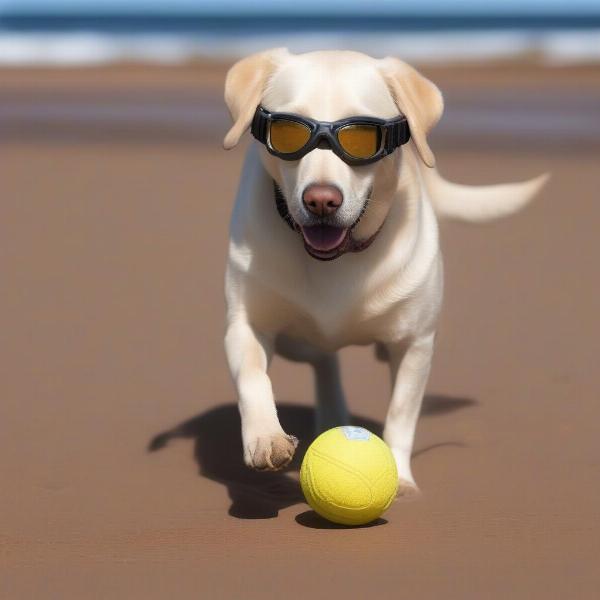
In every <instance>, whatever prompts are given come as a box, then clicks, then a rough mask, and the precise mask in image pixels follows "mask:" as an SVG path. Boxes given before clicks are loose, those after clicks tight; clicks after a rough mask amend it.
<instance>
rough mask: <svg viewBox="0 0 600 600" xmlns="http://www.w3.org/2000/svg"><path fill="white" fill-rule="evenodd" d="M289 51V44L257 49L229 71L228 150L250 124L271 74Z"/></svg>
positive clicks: (227, 92)
mask: <svg viewBox="0 0 600 600" xmlns="http://www.w3.org/2000/svg"><path fill="white" fill-rule="evenodd" d="M287 55H289V52H288V50H287V48H273V49H271V50H265V51H264V52H257V53H256V54H252V55H250V56H248V57H246V58H243V59H242V60H240V61H238V62H236V63H235V64H234V65H233V67H231V69H229V71H228V72H227V78H226V79H225V102H226V103H227V108H229V112H230V113H231V118H232V119H233V126H232V127H231V129H230V130H229V131H228V132H227V135H226V136H225V139H224V140H223V147H224V148H225V150H230V149H231V148H233V147H234V146H235V145H236V144H237V143H238V142H239V141H240V138H241V137H242V134H243V133H244V131H246V129H248V127H249V126H250V123H251V122H252V117H253V116H254V112H255V111H256V107H257V106H258V105H259V104H260V99H261V98H262V95H263V92H264V89H265V86H266V85H267V81H268V79H269V77H270V75H271V74H272V73H273V71H274V69H275V67H276V66H277V65H278V64H279V63H280V62H281V61H282V60H283V59H284V58H285V57H286V56H287Z"/></svg>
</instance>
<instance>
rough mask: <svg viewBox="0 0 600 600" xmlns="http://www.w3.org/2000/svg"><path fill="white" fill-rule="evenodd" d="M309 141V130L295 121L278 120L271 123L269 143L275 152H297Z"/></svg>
mask: <svg viewBox="0 0 600 600" xmlns="http://www.w3.org/2000/svg"><path fill="white" fill-rule="evenodd" d="M309 139H310V129H309V128H308V127H307V126H306V125H302V123H296V121H285V120H278V121H273V122H272V123H271V133H270V136H269V142H270V143H271V147H272V148H273V149H274V150H277V152H282V153H284V154H291V153H292V152H298V150H300V149H301V148H302V147H304V146H305V145H306V144H307V142H308V140H309Z"/></svg>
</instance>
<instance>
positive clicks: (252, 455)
mask: <svg viewBox="0 0 600 600" xmlns="http://www.w3.org/2000/svg"><path fill="white" fill-rule="evenodd" d="M297 446H298V439H297V438H295V437H294V436H293V435H286V434H285V433H282V434H277V435H264V436H259V437H257V438H255V439H254V440H252V441H251V442H250V443H249V444H248V445H247V447H246V451H245V452H244V460H245V462H246V464H247V465H248V466H249V467H252V468H253V469H256V470H258V471H278V470H279V469H283V468H284V467H287V465H289V464H290V462H291V461H292V458H294V452H295V451H296V448H297Z"/></svg>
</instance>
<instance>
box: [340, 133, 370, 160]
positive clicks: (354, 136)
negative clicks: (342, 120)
mask: <svg viewBox="0 0 600 600" xmlns="http://www.w3.org/2000/svg"><path fill="white" fill-rule="evenodd" d="M337 138H338V142H339V143H340V146H341V147H342V148H343V149H344V150H345V151H346V152H347V153H348V154H349V155H350V156H352V157H354V158H371V157H372V156H374V155H375V154H377V150H378V149H379V139H380V136H379V127H377V125H346V127H342V128H341V129H340V130H339V131H338V132H337Z"/></svg>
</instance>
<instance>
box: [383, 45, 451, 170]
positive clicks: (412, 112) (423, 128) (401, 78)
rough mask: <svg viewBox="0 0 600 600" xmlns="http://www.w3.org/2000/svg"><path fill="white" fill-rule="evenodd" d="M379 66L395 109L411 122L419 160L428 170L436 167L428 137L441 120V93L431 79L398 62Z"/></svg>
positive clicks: (412, 135)
mask: <svg viewBox="0 0 600 600" xmlns="http://www.w3.org/2000/svg"><path fill="white" fill-rule="evenodd" d="M380 66H381V72H382V74H383V76H384V78H385V80H386V82H387V84H388V87H389V89H390V92H391V93H392V97H393V98H394V101H395V102H396V106H397V107H398V108H399V109H400V111H401V112H402V114H403V115H404V116H405V117H406V118H407V120H408V124H409V126H410V133H411V137H412V139H413V141H414V143H415V146H416V147H417V150H418V151H419V156H420V157H421V159H422V160H423V162H424V163H425V164H426V165H427V166H428V167H433V166H435V157H434V155H433V152H432V151H431V148H430V147H429V144H428V143H427V134H428V133H429V131H430V130H431V129H432V128H433V126H434V125H435V124H436V123H437V122H438V121H439V119H440V117H441V116H442V112H443V110H444V100H443V98H442V93H441V92H440V90H439V89H438V88H437V87H436V86H435V85H434V84H433V83H432V82H431V81H429V79H426V78H425V77H423V75H421V74H420V73H418V72H417V71H416V70H415V69H413V68H412V67H411V66H410V65H407V64H406V63H405V62H402V61H401V60H398V59H397V58H392V57H387V58H384V59H382V60H381V61H380Z"/></svg>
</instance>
